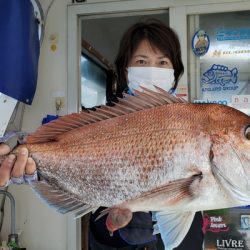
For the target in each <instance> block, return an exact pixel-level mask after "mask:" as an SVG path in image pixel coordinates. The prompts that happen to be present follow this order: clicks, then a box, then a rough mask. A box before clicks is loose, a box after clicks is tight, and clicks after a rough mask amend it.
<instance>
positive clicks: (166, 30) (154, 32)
mask: <svg viewBox="0 0 250 250" xmlns="http://www.w3.org/2000/svg"><path fill="white" fill-rule="evenodd" d="M142 40H147V41H148V42H149V43H150V44H151V45H152V47H155V48H157V49H159V50H160V51H161V52H163V53H164V55H166V56H167V57H168V58H169V59H170V60H171V62H172V64H173V68H174V77H175V84H174V87H173V89H176V87H177V84H178V81H179V79H180V77H181V76H182V74H183V71H184V67H183V63H182V60H181V48H180V42H179V38H178V36H177V34H176V33H175V31H173V30H172V29H171V28H170V27H168V26H166V25H165V24H164V23H162V22H161V21H159V20H157V19H149V20H147V21H145V22H139V23H136V24H134V25H133V26H131V27H130V28H129V29H128V30H127V31H126V32H125V33H124V35H123V37H122V39H121V42H120V47H119V51H118V54H117V56H116V59H115V65H116V71H117V77H118V86H117V90H118V92H120V91H123V90H124V89H125V88H126V87H127V77H126V74H127V67H128V63H129V62H130V60H131V57H132V55H133V53H134V52H135V50H136V49H137V47H138V45H139V44H140V43H141V41H142Z"/></svg>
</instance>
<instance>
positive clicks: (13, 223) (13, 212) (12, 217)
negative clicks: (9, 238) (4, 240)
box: [0, 190, 16, 234]
mask: <svg viewBox="0 0 250 250" xmlns="http://www.w3.org/2000/svg"><path fill="white" fill-rule="evenodd" d="M0 194H4V195H7V196H8V197H9V199H10V205H11V234H15V231H16V225H15V221H16V218H15V199H14V197H13V196H12V194H11V193H9V192H8V191H5V190H0Z"/></svg>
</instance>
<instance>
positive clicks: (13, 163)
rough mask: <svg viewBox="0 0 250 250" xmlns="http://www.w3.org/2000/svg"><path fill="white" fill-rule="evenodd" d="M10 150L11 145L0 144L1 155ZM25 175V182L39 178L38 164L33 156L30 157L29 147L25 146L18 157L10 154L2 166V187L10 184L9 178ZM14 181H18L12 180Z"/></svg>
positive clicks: (0, 176)
mask: <svg viewBox="0 0 250 250" xmlns="http://www.w3.org/2000/svg"><path fill="white" fill-rule="evenodd" d="M9 152H10V147H9V146H8V145H6V144H4V143H2V144H0V155H5V154H8V153H9ZM23 177H24V180H25V182H29V181H34V180H37V174H36V164H35V162H34V160H33V159H32V158H31V157H28V149H27V148H25V147H23V148H22V150H21V151H20V153H19V154H18V155H17V157H16V156H15V155H14V154H10V155H9V156H7V157H6V159H5V160H4V161H3V162H2V164H1V166H0V187H4V186H6V185H8V183H9V180H10V179H11V178H13V180H16V179H20V180H22V179H23ZM12 182H13V183H17V182H15V181H12Z"/></svg>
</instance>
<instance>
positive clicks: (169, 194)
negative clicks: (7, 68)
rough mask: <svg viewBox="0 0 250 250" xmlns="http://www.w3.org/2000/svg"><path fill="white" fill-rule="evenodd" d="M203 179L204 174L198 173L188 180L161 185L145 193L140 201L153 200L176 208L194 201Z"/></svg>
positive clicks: (139, 198)
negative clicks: (187, 200)
mask: <svg viewBox="0 0 250 250" xmlns="http://www.w3.org/2000/svg"><path fill="white" fill-rule="evenodd" d="M201 179H202V173H197V174H195V175H192V176H190V177H188V178H183V179H178V180H175V181H172V182H170V183H167V184H164V185H161V186H159V187H157V188H155V189H153V190H150V191H147V192H144V193H143V194H141V195H140V197H138V198H137V199H135V200H136V201H138V200H144V201H145V200H149V199H150V200H151V201H152V202H155V203H159V201H160V203H161V206H163V207H165V206H166V205H167V206H169V205H171V206H175V205H180V203H183V202H184V200H185V199H193V198H194V197H195V196H196V193H197V190H196V189H197V186H198V185H199V182H200V181H201Z"/></svg>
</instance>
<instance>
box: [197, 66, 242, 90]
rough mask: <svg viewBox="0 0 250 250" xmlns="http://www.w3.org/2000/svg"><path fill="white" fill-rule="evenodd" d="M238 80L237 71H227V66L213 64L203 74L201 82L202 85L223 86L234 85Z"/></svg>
mask: <svg viewBox="0 0 250 250" xmlns="http://www.w3.org/2000/svg"><path fill="white" fill-rule="evenodd" d="M237 79H238V69H237V68H233V69H232V70H229V69H228V67H227V66H224V65H219V64H213V65H212V67H211V68H210V69H208V70H207V71H206V72H205V73H203V75H202V77H201V82H202V83H203V84H204V83H206V84H219V85H221V86H225V85H226V84H228V83H236V82H237Z"/></svg>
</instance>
